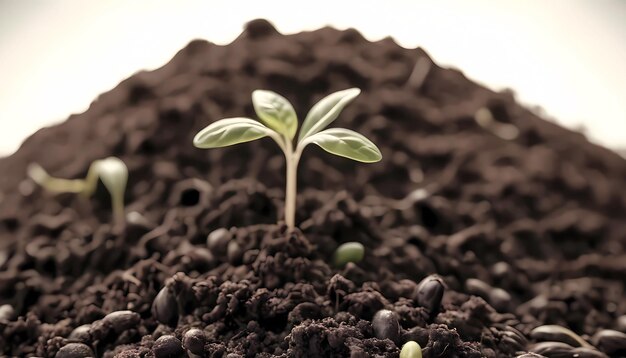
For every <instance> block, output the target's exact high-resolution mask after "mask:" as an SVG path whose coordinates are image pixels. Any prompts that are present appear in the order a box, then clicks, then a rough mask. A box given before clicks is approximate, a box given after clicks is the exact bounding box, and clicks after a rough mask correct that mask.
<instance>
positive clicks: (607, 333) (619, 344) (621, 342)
mask: <svg viewBox="0 0 626 358" xmlns="http://www.w3.org/2000/svg"><path fill="white" fill-rule="evenodd" d="M591 341H592V342H593V344H594V345H595V346H596V347H598V349H599V350H601V351H602V352H604V353H606V354H608V355H610V356H617V357H623V356H626V333H622V332H619V331H614V330H612V329H603V330H601V331H599V332H598V333H596V334H594V336H593V338H591Z"/></svg>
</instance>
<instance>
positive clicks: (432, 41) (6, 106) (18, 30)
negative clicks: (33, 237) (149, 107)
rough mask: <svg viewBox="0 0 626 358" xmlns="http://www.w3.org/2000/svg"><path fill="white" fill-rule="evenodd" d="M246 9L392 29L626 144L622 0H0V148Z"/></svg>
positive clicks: (286, 28) (272, 16)
mask: <svg viewBox="0 0 626 358" xmlns="http://www.w3.org/2000/svg"><path fill="white" fill-rule="evenodd" d="M259 17H263V18H267V19H269V20H270V21H271V22H273V23H274V24H275V25H276V27H277V28H278V30H279V31H281V32H284V33H294V32H299V31H301V30H313V29H316V28H319V27H321V26H324V25H328V24H330V25H333V26H335V27H337V28H340V29H345V28H348V27H355V28H357V29H359V30H360V31H362V32H363V34H364V35H365V36H366V37H367V38H368V39H370V40H377V39H380V38H382V37H385V36H387V35H391V36H393V37H394V38H395V39H396V41H397V42H398V43H399V44H401V45H403V46H405V47H416V46H421V47H423V48H424V49H425V50H426V51H427V52H429V53H430V54H431V56H433V58H434V59H435V61H437V62H438V63H439V64H441V65H445V66H452V67H456V68H459V69H461V70H462V71H464V72H465V74H466V75H467V76H468V77H470V78H472V79H474V80H476V81H478V82H481V83H483V84H485V85H487V86H489V87H491V88H493V89H496V90H499V89H502V88H511V89H513V90H514V91H515V92H516V93H517V95H518V98H519V100H520V101H522V102H523V103H526V104H528V105H529V106H540V107H542V108H543V109H544V110H545V111H546V113H547V114H548V115H549V116H550V117H554V118H556V121H558V122H559V123H562V124H563V125H566V126H568V127H572V128H578V127H579V126H581V125H583V126H584V127H585V128H586V129H587V133H588V135H589V136H590V138H591V139H592V140H593V141H595V142H598V143H602V144H604V145H606V146H609V147H612V148H615V149H622V148H626V1H621V0H588V1H583V0H550V1H544V0H532V1H531V0H527V1H501V0H492V1H487V0H482V1H480V0H478V1H467V0H458V1H452V0H448V1H400V0H398V1H389V0H386V1H382V0H376V1H367V0H361V1H341V0H332V1H325V0H314V1H271V0H253V1H235V0H230V1H210V0H209V1H159V0H149V1H138V0H134V1H125V0H106V1H86V0H55V1H52V0H50V1H43V0H39V1H36V0H0V156H2V155H8V154H10V153H12V152H13V151H15V150H16V149H17V147H18V146H19V144H20V143H21V142H22V141H23V140H24V139H25V138H26V137H27V136H28V135H30V134H31V133H33V132H34V131H36V130H37V129H39V128H41V127H42V126H46V125H50V124H52V123H57V122H59V121H62V120H64V119H66V118H67V116H68V115H69V114H71V113H78V112H82V111H84V110H86V108H87V106H88V105H89V103H90V102H91V101H92V100H93V99H94V98H95V97H96V96H97V95H98V94H100V93H102V92H104V91H107V90H109V89H111V88H113V87H114V86H115V85H116V84H117V83H119V82H120V81H121V80H123V79H124V78H126V77H128V76H130V75H132V74H133V73H134V72H136V71H138V70H140V69H154V68H157V67H160V66H161V65H163V64H165V63H166V62H167V61H168V60H169V59H170V58H171V57H172V56H173V55H174V54H175V53H176V52H177V51H178V50H180V49H181V48H182V47H184V46H185V45H186V44H187V43H188V42H189V41H191V40H192V39H194V38H204V39H207V40H209V41H212V42H216V43H219V44H227V43H228V42H230V41H232V40H233V39H234V38H235V37H236V36H237V35H238V34H239V33H240V32H241V30H242V28H243V24H244V23H245V22H247V21H249V20H251V19H254V18H259Z"/></svg>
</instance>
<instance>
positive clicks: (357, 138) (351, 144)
mask: <svg viewBox="0 0 626 358" xmlns="http://www.w3.org/2000/svg"><path fill="white" fill-rule="evenodd" d="M307 142H311V143H315V144H317V145H319V146H320V147H321V148H322V149H324V150H325V151H327V152H329V153H332V154H335V155H338V156H341V157H346V158H349V159H352V160H356V161H359V162H364V163H374V162H378V161H379V160H381V159H382V157H383V156H382V154H381V153H380V150H379V149H378V147H376V145H375V144H374V143H372V141H370V140H369V139H367V138H365V137H364V136H363V135H361V134H359V133H357V132H355V131H351V130H349V129H345V128H331V129H327V130H325V131H322V132H319V133H316V134H314V135H312V136H311V137H309V138H307Z"/></svg>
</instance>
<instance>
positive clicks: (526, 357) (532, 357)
mask: <svg viewBox="0 0 626 358" xmlns="http://www.w3.org/2000/svg"><path fill="white" fill-rule="evenodd" d="M544 357H545V356H542V355H539V354H536V353H524V354H522V355H518V356H516V357H515V358H544Z"/></svg>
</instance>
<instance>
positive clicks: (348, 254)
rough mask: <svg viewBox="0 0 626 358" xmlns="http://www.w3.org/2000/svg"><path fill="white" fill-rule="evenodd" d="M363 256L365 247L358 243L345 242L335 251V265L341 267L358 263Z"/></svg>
mask: <svg viewBox="0 0 626 358" xmlns="http://www.w3.org/2000/svg"><path fill="white" fill-rule="evenodd" d="M363 256H365V247H363V245H362V244H361V243H359V242H346V243H345V244H341V245H339V247H338V248H337V250H335V257H334V261H335V265H337V266H343V265H345V264H347V263H348V262H354V263H357V262H360V261H361V260H363Z"/></svg>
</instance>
